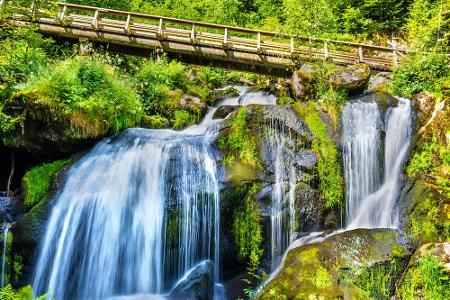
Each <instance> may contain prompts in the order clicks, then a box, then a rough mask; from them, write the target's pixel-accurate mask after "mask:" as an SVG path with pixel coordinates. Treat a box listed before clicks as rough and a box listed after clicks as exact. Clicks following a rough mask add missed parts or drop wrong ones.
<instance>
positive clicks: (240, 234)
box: [232, 184, 263, 265]
mask: <svg viewBox="0 0 450 300" xmlns="http://www.w3.org/2000/svg"><path fill="white" fill-rule="evenodd" d="M259 188H260V185H259V184H253V185H252V186H251V187H250V189H249V190H248V191H247V193H246V196H245V198H244V199H242V201H241V203H240V204H239V205H238V206H237V208H236V210H235V212H234V215H233V225H232V233H233V236H234V241H235V243H236V245H237V248H238V257H239V259H241V260H242V261H245V260H247V261H249V262H251V263H252V264H254V265H258V264H259V261H260V259H261V256H262V250H261V249H260V246H261V242H262V239H263V238H262V228H261V212H260V208H259V205H258V202H257V201H256V200H255V199H254V194H255V193H256V192H257V191H258V190H259ZM240 192H242V190H238V191H237V193H240Z"/></svg>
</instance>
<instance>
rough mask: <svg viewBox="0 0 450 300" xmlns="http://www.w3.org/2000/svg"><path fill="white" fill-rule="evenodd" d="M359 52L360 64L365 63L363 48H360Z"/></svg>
mask: <svg viewBox="0 0 450 300" xmlns="http://www.w3.org/2000/svg"><path fill="white" fill-rule="evenodd" d="M358 52H359V62H364V52H363V47H362V46H359V48H358Z"/></svg>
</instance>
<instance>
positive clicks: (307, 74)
mask: <svg viewBox="0 0 450 300" xmlns="http://www.w3.org/2000/svg"><path fill="white" fill-rule="evenodd" d="M314 72H315V70H314V65H312V64H304V65H302V66H301V67H300V69H299V70H296V71H294V74H293V75H292V78H291V92H292V96H294V98H296V99H301V100H307V99H309V98H310V97H312V96H313V94H314V80H315V75H314Z"/></svg>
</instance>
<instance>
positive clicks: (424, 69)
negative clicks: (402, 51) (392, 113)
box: [391, 54, 450, 97]
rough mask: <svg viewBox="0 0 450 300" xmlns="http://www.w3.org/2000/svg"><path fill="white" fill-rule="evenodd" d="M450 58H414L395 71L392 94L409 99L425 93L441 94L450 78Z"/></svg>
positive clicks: (429, 56) (427, 56) (439, 56)
mask: <svg viewBox="0 0 450 300" xmlns="http://www.w3.org/2000/svg"><path fill="white" fill-rule="evenodd" d="M449 65H450V58H448V57H446V56H444V55H439V54H432V55H425V56H413V57H411V58H410V59H409V61H408V63H407V64H405V65H403V66H401V67H399V68H397V69H396V70H395V71H394V76H393V82H392V88H391V92H392V93H393V94H395V95H399V96H403V97H409V96H411V95H414V94H418V93H420V92H423V91H428V92H432V93H436V94H441V93H442V89H443V86H444V82H445V81H446V80H449V78H450V68H449V67H448V66H449Z"/></svg>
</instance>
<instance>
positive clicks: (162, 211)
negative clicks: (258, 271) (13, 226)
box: [33, 88, 276, 299]
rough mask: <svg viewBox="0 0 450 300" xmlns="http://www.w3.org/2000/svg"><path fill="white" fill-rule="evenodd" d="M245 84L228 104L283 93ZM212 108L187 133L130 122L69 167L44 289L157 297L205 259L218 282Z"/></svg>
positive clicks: (52, 226) (70, 295)
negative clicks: (253, 88) (250, 89)
mask: <svg viewBox="0 0 450 300" xmlns="http://www.w3.org/2000/svg"><path fill="white" fill-rule="evenodd" d="M241 92H242V94H241V96H240V97H232V98H229V99H226V100H224V101H223V102H222V103H220V104H221V105H222V104H224V105H225V104H226V105H238V104H240V105H247V104H252V103H258V104H266V105H273V104H275V101H276V99H275V97H274V96H270V95H268V94H265V93H262V92H255V93H246V89H245V88H242V89H241ZM214 111H215V109H211V110H210V111H209V112H208V114H207V115H206V116H205V119H204V120H203V122H202V123H201V124H200V125H195V126H191V127H189V128H187V129H185V130H184V131H181V132H175V131H172V130H148V129H129V130H126V131H124V132H123V133H121V134H120V135H118V136H117V137H113V138H109V139H105V140H103V141H102V142H100V143H98V144H97V145H96V146H95V147H94V148H93V149H92V150H91V151H89V152H88V153H87V154H86V155H84V156H83V157H82V158H81V159H80V160H78V161H77V162H76V163H75V164H74V165H73V166H72V167H71V168H70V170H69V172H68V174H67V177H66V182H65V183H64V186H63V188H62V189H61V190H60V191H59V193H58V194H57V196H56V197H55V199H54V201H55V205H54V207H53V209H52V212H51V215H50V219H49V222H48V225H47V229H46V234H45V238H44V240H43V243H42V245H41V247H40V250H39V258H38V261H37V265H36V270H35V275H34V279H33V287H34V289H35V292H36V294H41V293H44V292H47V291H52V292H53V294H52V296H53V297H55V299H105V298H111V297H116V296H120V295H128V296H129V295H150V294H152V295H153V296H152V297H157V295H155V294H163V293H165V292H168V291H169V290H170V288H171V287H172V285H173V284H174V283H175V282H176V281H177V280H178V279H179V278H181V277H182V276H183V275H184V274H186V272H188V271H189V270H190V269H191V268H192V267H193V266H194V265H195V264H197V263H198V262H200V261H202V260H204V259H210V260H212V261H213V262H214V263H215V266H216V267H215V269H214V279H215V281H216V282H217V281H218V279H219V271H220V270H219V267H218V266H219V263H220V262H219V249H220V245H219V225H220V213H219V209H220V199H219V183H218V178H217V166H216V160H215V157H214V155H213V151H212V149H211V144H212V141H213V140H214V138H215V136H216V134H217V130H216V129H217V126H216V125H217V124H218V123H219V122H221V120H212V116H213V114H214ZM216 287H219V289H218V292H220V293H222V291H220V285H216Z"/></svg>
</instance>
